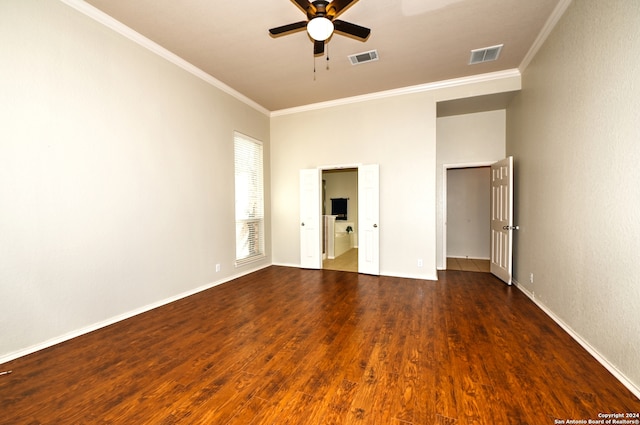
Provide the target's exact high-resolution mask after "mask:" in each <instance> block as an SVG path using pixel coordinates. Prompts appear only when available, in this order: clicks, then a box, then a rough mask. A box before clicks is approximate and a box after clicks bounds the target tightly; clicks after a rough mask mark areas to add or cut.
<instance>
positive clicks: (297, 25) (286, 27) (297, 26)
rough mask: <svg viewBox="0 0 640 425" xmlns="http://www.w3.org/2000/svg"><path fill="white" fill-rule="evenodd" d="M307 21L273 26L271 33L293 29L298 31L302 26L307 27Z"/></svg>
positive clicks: (282, 32)
mask: <svg viewBox="0 0 640 425" xmlns="http://www.w3.org/2000/svg"><path fill="white" fill-rule="evenodd" d="M306 26H307V21H300V22H295V23H293V24H288V25H283V26H281V27H276V28H271V29H270V30H269V32H270V33H271V35H280V34H284V33H287V32H291V31H296V30H299V29H302V28H306Z"/></svg>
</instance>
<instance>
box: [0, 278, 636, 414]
mask: <svg viewBox="0 0 640 425" xmlns="http://www.w3.org/2000/svg"><path fill="white" fill-rule="evenodd" d="M4 370H12V371H13V372H12V373H11V374H9V375H0V423H2V424H107V423H117V424H175V423H180V424H192V423H193V424H244V425H246V424H278V425H281V424H305V425H306V424H395V425H407V424H428V425H431V424H440V425H443V424H449V425H451V424H456V425H462V424H492V425H500V424H509V425H514V424H530V425H544V424H554V423H559V422H556V421H555V419H558V420H566V419H598V414H599V413H601V412H603V413H625V412H638V411H640V402H639V400H638V399H637V398H635V397H634V396H633V395H632V394H631V393H630V392H629V391H628V390H627V389H626V388H625V387H624V386H623V385H621V384H620V383H619V382H618V381H616V380H615V379H614V378H613V376H611V375H610V374H609V372H607V371H606V370H605V369H604V368H603V367H602V366H601V365H600V364H599V363H597V362H596V361H595V360H594V359H593V358H592V357H591V356H590V355H589V354H588V353H587V352H586V351H585V350H584V349H583V348H582V347H580V346H579V345H578V344H577V343H576V342H575V341H573V340H572V339H571V338H570V337H569V336H568V335H567V334H566V333H565V332H564V331H563V330H562V329H561V328H560V327H558V326H557V325H556V324H555V323H554V322H553V321H551V319H549V318H548V317H547V316H546V315H545V314H544V313H543V312H542V311H541V310H540V309H538V308H537V307H536V306H535V305H534V304H533V303H532V302H531V301H530V300H529V299H528V298H526V297H525V296H524V295H523V294H522V293H520V292H519V291H518V290H517V289H516V288H511V287H508V286H505V285H504V284H503V283H501V282H500V281H498V280H497V279H495V278H494V277H493V276H491V275H490V274H486V273H471V272H459V271H447V272H442V273H441V274H440V280H439V281H438V282H431V281H421V280H412V279H400V278H390V277H375V276H367V275H359V274H356V273H349V272H340V271H330V270H300V269H295V268H286V267H269V268H267V269H264V270H261V271H259V272H256V273H253V274H250V275H248V276H245V277H242V278H240V279H237V280H235V281H233V282H229V283H226V284H224V285H220V286H218V287H215V288H212V289H210V290H208V291H205V292H202V293H199V294H196V295H194V296H191V297H189V298H185V299H183V300H180V301H177V302H175V303H172V304H170V305H167V306H164V307H161V308H158V309H155V310H153V311H150V312H147V313H144V314H141V315H139V316H136V317H134V318H132V319H129V320H126V321H123V322H120V323H117V324H114V325H112V326H109V327H107V328H104V329H101V330H98V331H96V332H93V333H90V334H87V335H84V336H81V337H79V338H75V339H73V340H71V341H68V342H65V343H62V344H59V345H56V346H54V347H51V348H48V349H46V350H42V351H40V352H37V353H34V354H32V355H29V356H25V357H23V358H20V359H17V360H15V361H12V362H10V363H6V364H4V365H1V366H0V371H4Z"/></svg>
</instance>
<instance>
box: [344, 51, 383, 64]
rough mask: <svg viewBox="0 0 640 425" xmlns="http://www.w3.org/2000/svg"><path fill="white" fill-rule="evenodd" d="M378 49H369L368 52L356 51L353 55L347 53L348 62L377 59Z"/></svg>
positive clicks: (363, 61) (354, 62)
mask: <svg viewBox="0 0 640 425" xmlns="http://www.w3.org/2000/svg"><path fill="white" fill-rule="evenodd" d="M377 60H378V51H377V50H370V51H368V52H363V53H356V54H355V55H349V62H351V65H358V64H361V63H365V62H371V61H377Z"/></svg>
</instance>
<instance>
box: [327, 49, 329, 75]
mask: <svg viewBox="0 0 640 425" xmlns="http://www.w3.org/2000/svg"><path fill="white" fill-rule="evenodd" d="M328 70H329V43H327V71H328Z"/></svg>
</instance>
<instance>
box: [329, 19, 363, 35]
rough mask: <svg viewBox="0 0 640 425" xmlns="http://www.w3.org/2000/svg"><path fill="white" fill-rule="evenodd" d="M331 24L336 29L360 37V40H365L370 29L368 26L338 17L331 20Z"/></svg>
mask: <svg viewBox="0 0 640 425" xmlns="http://www.w3.org/2000/svg"><path fill="white" fill-rule="evenodd" d="M333 25H334V28H335V30H336V31H338V32H342V33H345V34H348V35H352V36H354V37H357V38H361V39H362V40H366V38H367V37H369V34H371V30H370V29H369V28H365V27H361V26H360V25H356V24H352V23H350V22H345V21H341V20H340V19H336V20H335V21H333Z"/></svg>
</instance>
